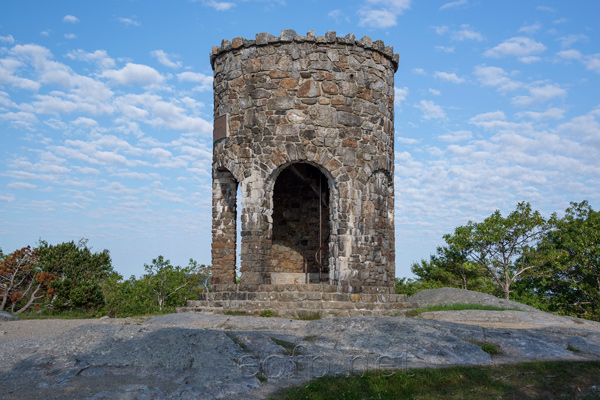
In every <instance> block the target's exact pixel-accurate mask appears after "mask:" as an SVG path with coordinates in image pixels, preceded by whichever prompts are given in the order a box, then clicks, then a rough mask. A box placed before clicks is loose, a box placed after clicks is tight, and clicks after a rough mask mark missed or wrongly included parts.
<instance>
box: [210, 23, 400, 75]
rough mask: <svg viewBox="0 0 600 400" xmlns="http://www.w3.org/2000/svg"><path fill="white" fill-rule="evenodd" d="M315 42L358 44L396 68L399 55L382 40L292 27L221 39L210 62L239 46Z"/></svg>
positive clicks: (237, 48)
mask: <svg viewBox="0 0 600 400" xmlns="http://www.w3.org/2000/svg"><path fill="white" fill-rule="evenodd" d="M292 42H294V43H317V44H330V45H331V44H339V45H345V46H358V47H362V48H364V49H368V50H373V51H376V52H378V53H381V55H383V56H384V57H386V58H388V59H389V60H390V61H391V62H392V64H393V65H394V72H396V71H397V70H398V64H399V55H398V54H394V48H393V47H392V46H386V45H385V44H384V42H383V41H382V40H375V41H373V40H372V39H371V38H370V37H369V36H363V37H362V38H361V39H358V40H356V37H355V36H354V34H353V33H349V34H348V35H346V36H344V37H340V36H337V35H336V32H334V31H327V33H326V34H325V35H324V36H315V31H310V32H308V33H307V34H306V36H302V35H298V34H297V33H296V31H294V30H293V29H284V30H282V31H281V34H280V35H279V37H278V36H274V35H271V34H270V33H267V32H263V33H257V34H256V35H255V39H254V40H251V39H245V38H243V37H237V38H235V39H233V40H232V41H229V40H227V39H223V40H222V41H221V47H219V46H214V47H213V48H212V51H211V53H210V64H211V66H212V67H213V69H214V62H215V59H216V58H217V57H218V56H220V55H221V54H223V53H226V52H228V51H232V50H239V49H241V48H249V47H257V46H267V45H277V44H284V43H292Z"/></svg>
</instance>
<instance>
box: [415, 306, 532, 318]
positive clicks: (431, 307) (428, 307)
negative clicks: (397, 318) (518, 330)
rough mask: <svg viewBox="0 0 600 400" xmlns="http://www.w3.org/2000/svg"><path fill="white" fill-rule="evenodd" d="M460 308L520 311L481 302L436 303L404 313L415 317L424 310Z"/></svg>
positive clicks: (452, 309)
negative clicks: (485, 304)
mask: <svg viewBox="0 0 600 400" xmlns="http://www.w3.org/2000/svg"><path fill="white" fill-rule="evenodd" d="M460 310H486V311H506V310H509V311H522V310H519V309H518V308H504V307H495V306H484V305H481V304H438V305H436V306H425V307H419V308H417V309H416V310H410V311H408V312H407V313H406V316H407V317H416V316H417V315H419V314H422V313H424V312H431V311H460Z"/></svg>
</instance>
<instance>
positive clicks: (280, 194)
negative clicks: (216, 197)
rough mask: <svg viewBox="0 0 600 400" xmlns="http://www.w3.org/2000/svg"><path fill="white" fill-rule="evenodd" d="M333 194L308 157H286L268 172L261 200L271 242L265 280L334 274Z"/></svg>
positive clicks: (330, 181)
mask: <svg viewBox="0 0 600 400" xmlns="http://www.w3.org/2000/svg"><path fill="white" fill-rule="evenodd" d="M319 199H320V200H321V201H320V202H319ZM337 199H338V195H337V185H336V181H335V179H334V178H333V176H332V175H331V173H330V172H329V171H328V170H327V169H326V168H324V167H323V166H321V165H319V164H318V163H315V162H313V161H309V160H298V161H288V162H285V163H283V164H281V165H279V166H278V167H277V168H275V169H274V170H273V171H272V172H271V174H269V176H268V177H267V180H266V182H265V205H264V209H265V210H266V211H267V213H268V228H267V229H268V232H267V238H268V239H269V240H270V242H271V246H270V247H269V254H268V269H269V274H268V276H265V278H266V280H267V281H270V282H271V283H318V282H321V281H323V282H325V281H331V280H333V279H334V278H335V271H336V269H337V265H336V261H335V257H334V254H335V253H336V250H337V245H336V243H337V228H338V226H337V225H338V223H337V221H338V218H337V210H338V206H337V202H338V201H337ZM317 260H318V261H317ZM269 278H270V279H269Z"/></svg>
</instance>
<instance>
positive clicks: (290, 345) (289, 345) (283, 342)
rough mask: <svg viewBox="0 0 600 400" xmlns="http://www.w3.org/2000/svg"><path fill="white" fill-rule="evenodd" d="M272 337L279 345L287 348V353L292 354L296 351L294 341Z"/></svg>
mask: <svg viewBox="0 0 600 400" xmlns="http://www.w3.org/2000/svg"><path fill="white" fill-rule="evenodd" d="M270 339H271V340H272V341H273V342H274V343H276V344H278V345H279V346H281V347H283V348H284V349H285V354H287V355H291V354H293V353H294V349H295V348H296V344H294V343H292V342H288V341H287V340H281V339H277V338H275V337H272V336H271V337H270Z"/></svg>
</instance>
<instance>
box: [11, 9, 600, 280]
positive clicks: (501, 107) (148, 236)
mask: <svg viewBox="0 0 600 400" xmlns="http://www.w3.org/2000/svg"><path fill="white" fill-rule="evenodd" d="M598 15H600V2H598V1H595V0H588V1H584V0H580V1H576V2H566V1H553V0H531V1H522V0H504V1H483V0H457V1H444V0H440V1H437V0H427V1H425V0H412V1H411V0H361V1H352V0H343V1H323V0H322V1H315V0H303V1H295V0H230V1H216V0H200V1H192V0H173V1H169V2H165V1H150V0H148V1H136V0H103V1H75V0H72V1H67V0H65V1H53V2H50V1H42V0H37V1H28V0H22V1H9V2H8V1H7V2H4V3H3V5H2V13H1V15H0V140H1V141H0V248H2V250H3V251H4V252H5V253H6V252H10V251H12V250H15V249H17V248H21V247H23V246H26V245H35V244H36V243H37V241H38V240H39V239H40V238H42V239H44V240H46V241H49V242H50V243H60V242H63V241H69V240H78V239H79V238H82V237H84V238H88V239H89V245H91V246H92V247H93V248H94V249H96V250H101V249H104V248H107V249H109V250H110V252H111V255H112V259H113V265H114V267H115V268H116V269H117V270H118V271H119V272H120V273H122V274H123V275H125V276H129V275H131V274H135V275H140V274H141V273H143V264H144V263H149V262H151V260H152V258H155V257H156V256H158V255H159V254H160V255H163V256H164V257H166V258H169V259H171V261H172V262H173V263H175V264H179V265H187V261H188V260H189V258H194V259H195V260H197V261H199V262H200V263H205V264H209V263H210V241H211V227H210V219H211V199H210V196H211V177H210V170H211V157H212V141H211V138H212V70H211V68H210V63H209V57H208V54H209V52H210V50H211V48H212V46H218V45H220V43H221V40H222V39H228V40H231V39H233V38H235V37H240V36H241V37H245V38H250V39H252V38H254V35H255V34H256V33H259V32H269V33H271V34H274V35H279V32H280V31H281V30H282V29H294V30H296V31H297V32H298V33H299V34H301V35H304V34H306V32H308V31H310V30H315V31H316V34H317V35H324V34H325V33H326V32H327V31H328V30H332V31H336V32H337V34H338V35H339V36H345V35H346V34H348V33H354V34H355V35H356V37H357V38H361V37H362V36H365V35H368V36H370V37H371V38H373V39H374V40H377V39H381V40H383V41H384V42H385V44H386V45H392V46H394V51H395V52H396V53H399V54H400V67H399V69H398V72H397V73H396V77H395V78H396V82H395V87H396V122H395V124H396V138H395V139H396V141H395V145H396V171H395V185H396V186H395V188H396V275H397V276H410V264H411V263H412V262H413V261H418V260H419V259H421V258H427V257H428V256H429V254H430V253H432V252H434V251H435V247H436V246H437V245H439V244H441V243H442V235H443V234H445V233H449V232H452V231H453V229H454V227H456V226H458V225H463V224H465V223H466V222H467V221H469V220H475V221H477V220H481V219H482V218H484V217H485V216H487V215H489V214H491V213H492V212H493V211H494V210H496V209H500V210H501V211H502V212H503V213H508V212H510V211H511V210H513V209H514V208H515V206H516V204H517V203H518V202H520V201H529V202H530V203H531V204H532V206H533V207H534V208H535V209H538V210H540V211H542V212H543V213H544V214H546V215H549V214H550V213H552V212H554V211H557V212H559V213H561V212H562V211H564V209H565V208H566V207H567V206H568V205H569V202H571V201H582V200H584V199H587V200H588V201H589V202H590V204H591V205H592V207H593V208H594V209H599V208H600V191H599V190H598V187H599V186H600V123H599V122H600V96H599V93H600V34H599V32H598V29H599V26H598V22H597V18H598Z"/></svg>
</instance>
